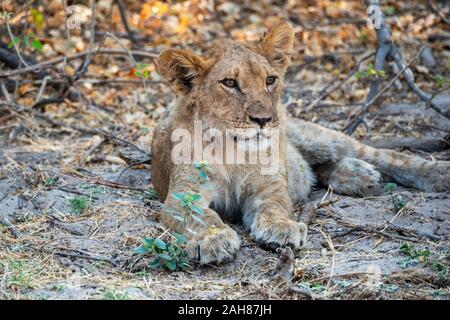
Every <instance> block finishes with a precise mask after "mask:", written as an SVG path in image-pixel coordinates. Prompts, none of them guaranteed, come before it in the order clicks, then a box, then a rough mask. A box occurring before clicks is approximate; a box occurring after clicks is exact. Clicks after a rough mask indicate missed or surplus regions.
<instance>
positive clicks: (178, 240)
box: [172, 232, 188, 243]
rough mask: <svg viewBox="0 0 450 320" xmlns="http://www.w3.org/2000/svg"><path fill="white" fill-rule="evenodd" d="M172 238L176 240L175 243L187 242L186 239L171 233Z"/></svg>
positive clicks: (178, 234)
mask: <svg viewBox="0 0 450 320" xmlns="http://www.w3.org/2000/svg"><path fill="white" fill-rule="evenodd" d="M172 236H173V237H174V238H175V239H176V240H177V243H186V242H187V241H188V239H187V238H186V237H185V236H184V235H182V234H180V233H176V232H172Z"/></svg>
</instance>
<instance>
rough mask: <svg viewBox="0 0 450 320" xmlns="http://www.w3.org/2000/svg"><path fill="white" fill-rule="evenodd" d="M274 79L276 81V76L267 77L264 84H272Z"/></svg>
mask: <svg viewBox="0 0 450 320" xmlns="http://www.w3.org/2000/svg"><path fill="white" fill-rule="evenodd" d="M275 81H277V77H273V76H271V77H267V79H266V85H268V86H270V85H272V84H274V83H275Z"/></svg>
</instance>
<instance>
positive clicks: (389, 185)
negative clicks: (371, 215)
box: [384, 182, 397, 193]
mask: <svg viewBox="0 0 450 320" xmlns="http://www.w3.org/2000/svg"><path fill="white" fill-rule="evenodd" d="M396 188H397V184H395V183H392V182H389V183H386V185H385V186H384V193H391V192H392V191H393V190H395V189H396Z"/></svg>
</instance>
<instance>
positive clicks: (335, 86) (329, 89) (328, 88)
mask: <svg viewBox="0 0 450 320" xmlns="http://www.w3.org/2000/svg"><path fill="white" fill-rule="evenodd" d="M374 55H375V53H374V52H372V53H370V54H368V55H366V56H364V57H362V58H361V59H360V60H359V61H358V62H357V63H356V65H355V67H354V68H353V70H352V71H350V73H349V74H348V75H347V77H345V79H343V80H341V81H338V82H336V81H332V82H330V83H329V84H328V85H327V86H326V87H325V88H324V89H323V90H322V93H321V94H320V95H319V97H318V98H317V99H316V100H314V101H313V102H311V103H310V104H309V105H308V106H307V107H306V111H311V110H312V109H313V108H314V107H316V106H317V105H318V104H319V103H320V101H322V100H323V99H325V98H326V97H328V96H329V95H330V94H331V93H332V92H334V91H336V90H337V89H339V88H340V87H342V85H343V84H344V83H346V82H347V81H348V80H349V79H350V78H351V77H353V75H354V74H355V73H356V72H357V71H358V70H359V67H360V66H361V64H362V63H363V62H364V61H366V60H368V59H370V58H371V57H373V56H374Z"/></svg>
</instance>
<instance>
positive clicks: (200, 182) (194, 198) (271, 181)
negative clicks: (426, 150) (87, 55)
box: [152, 22, 450, 264]
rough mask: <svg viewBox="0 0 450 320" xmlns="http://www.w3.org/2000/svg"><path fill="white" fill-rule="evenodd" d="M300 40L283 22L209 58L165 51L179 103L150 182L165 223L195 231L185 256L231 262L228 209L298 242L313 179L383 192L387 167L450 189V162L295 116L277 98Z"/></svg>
mask: <svg viewBox="0 0 450 320" xmlns="http://www.w3.org/2000/svg"><path fill="white" fill-rule="evenodd" d="M293 40H294V31H293V28H292V27H291V26H290V25H289V24H288V23H286V22H281V23H279V24H276V25H274V26H273V27H272V28H270V29H269V31H268V32H267V33H266V34H265V35H264V36H263V37H262V39H261V40H260V41H258V42H256V43H237V42H234V41H231V40H226V41H221V42H220V43H217V44H216V45H215V46H214V47H213V48H212V49H211V50H210V51H209V52H208V53H207V54H206V55H205V56H198V55H195V54H193V53H191V52H188V51H186V50H178V49H169V50H165V51H164V52H162V53H161V55H160V56H159V58H158V60H157V68H158V71H159V73H160V74H161V75H162V76H163V77H164V78H165V79H166V80H167V81H169V82H170V84H171V86H172V88H173V90H174V91H175V93H176V94H177V99H178V101H177V104H176V105H175V106H174V108H173V109H172V110H170V114H169V115H168V117H167V118H166V119H164V120H162V121H161V122H160V123H159V125H158V127H157V128H156V129H155V132H154V137H153V142H152V157H153V158H152V181H153V185H154V187H155V189H156V191H157V192H158V194H159V196H160V198H161V199H163V200H165V203H164V209H163V211H162V214H161V217H162V221H163V223H164V224H165V225H166V226H167V227H168V228H170V229H171V230H174V231H176V232H179V233H183V234H184V235H185V236H187V237H188V239H189V241H188V243H187V250H188V254H189V257H190V258H191V259H195V260H198V261H199V262H200V263H202V264H206V263H212V262H216V263H221V262H226V261H229V260H231V259H233V258H234V256H235V255H236V253H237V251H238V250H239V246H240V243H241V241H240V239H239V237H238V235H237V233H236V232H235V231H234V230H233V229H232V228H230V227H229V226H228V225H227V224H225V223H224V222H223V220H222V218H224V219H227V220H233V219H234V220H240V221H242V223H243V225H244V226H245V227H246V229H247V230H248V231H249V232H250V234H251V236H252V238H253V239H254V240H255V241H258V242H260V243H262V244H264V245H266V246H268V247H271V248H275V247H279V246H292V247H293V248H295V249H297V248H300V247H301V246H302V245H303V244H304V243H305V241H306V236H307V227H306V225H305V224H303V223H301V222H297V221H295V220H293V217H292V211H293V204H295V203H298V202H301V201H304V200H306V199H307V197H308V195H309V193H310V191H311V187H312V186H313V185H314V184H315V183H316V181H317V180H318V182H320V183H322V184H324V185H331V186H332V187H333V189H334V190H335V192H338V193H341V194H345V195H358V196H366V195H372V194H377V193H378V192H379V190H380V184H381V175H382V174H383V175H384V176H387V177H390V178H392V179H394V180H395V181H397V182H399V183H401V184H403V185H405V186H411V187H415V188H418V189H420V190H424V191H445V190H448V189H449V186H450V175H449V169H450V162H440V161H436V162H430V161H426V160H423V159H421V158H419V157H414V156H408V155H402V154H400V153H397V152H394V151H390V150H381V149H374V148H371V147H369V146H366V145H363V144H361V143H359V142H358V141H356V140H354V139H352V138H350V137H348V136H346V135H344V134H341V133H339V132H335V131H333V130H329V129H326V128H323V127H320V126H318V125H315V124H312V123H307V122H304V121H301V120H298V119H293V118H288V117H287V115H286V111H285V110H283V108H282V107H281V105H280V96H281V93H282V89H283V76H284V73H285V71H286V69H287V66H288V64H289V61H290V56H291V53H292V50H293ZM207 130H209V132H210V136H209V138H208V137H206V138H205V135H202V133H203V132H205V131H207ZM249 132H250V133H249ZM218 141H219V142H221V143H217V142H218ZM224 141H225V142H224ZM274 141H275V143H274ZM212 143H216V144H215V145H214V147H213V148H212V149H214V152H211V144H212ZM230 147H231V149H230ZM175 150H176V152H174V151H175ZM198 150H200V152H199V151H198ZM207 151H208V152H209V155H212V157H207V158H208V159H207V161H206V162H205V160H206V159H205V153H208V152H207ZM177 154H181V155H182V156H181V158H182V161H180V157H179V156H177ZM262 154H264V155H262ZM217 155H221V156H222V157H215V156H217ZM239 157H240V158H241V159H240V160H241V161H236V158H239ZM219 158H220V159H219ZM211 159H212V161H211ZM217 159H219V160H218V161H215V160H217ZM255 159H256V160H255ZM251 160H253V161H251ZM202 168H203V169H204V170H203V169H202ZM269 169H270V170H269ZM199 173H200V176H199Z"/></svg>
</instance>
